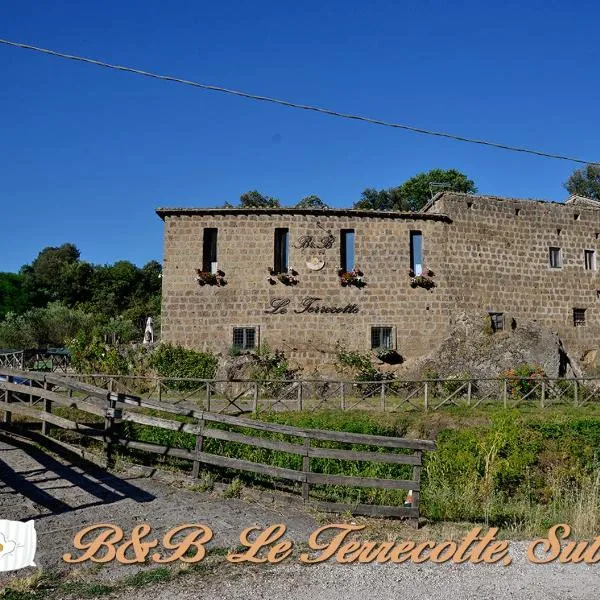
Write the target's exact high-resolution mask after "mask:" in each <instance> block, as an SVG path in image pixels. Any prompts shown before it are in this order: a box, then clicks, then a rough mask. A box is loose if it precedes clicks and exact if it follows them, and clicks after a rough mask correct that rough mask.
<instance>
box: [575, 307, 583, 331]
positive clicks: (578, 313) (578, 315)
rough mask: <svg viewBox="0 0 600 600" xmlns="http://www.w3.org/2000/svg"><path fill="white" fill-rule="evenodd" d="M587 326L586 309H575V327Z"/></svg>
mask: <svg viewBox="0 0 600 600" xmlns="http://www.w3.org/2000/svg"><path fill="white" fill-rule="evenodd" d="M584 325H585V308H574V309H573V326H574V327H583V326H584Z"/></svg>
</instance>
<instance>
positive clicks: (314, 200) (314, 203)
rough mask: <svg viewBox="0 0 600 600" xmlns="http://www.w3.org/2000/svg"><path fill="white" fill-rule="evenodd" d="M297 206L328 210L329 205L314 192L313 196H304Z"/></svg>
mask: <svg viewBox="0 0 600 600" xmlns="http://www.w3.org/2000/svg"><path fill="white" fill-rule="evenodd" d="M295 208H316V209H320V210H327V209H328V208H329V206H327V204H325V202H323V200H321V198H319V196H315V195H314V194H313V195H311V196H306V197H305V198H302V200H300V202H298V204H296V207H295Z"/></svg>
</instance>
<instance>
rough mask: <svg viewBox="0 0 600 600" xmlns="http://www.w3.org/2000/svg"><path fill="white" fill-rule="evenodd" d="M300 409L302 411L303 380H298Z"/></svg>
mask: <svg viewBox="0 0 600 600" xmlns="http://www.w3.org/2000/svg"><path fill="white" fill-rule="evenodd" d="M298 410H299V411H302V382H301V381H299V382H298Z"/></svg>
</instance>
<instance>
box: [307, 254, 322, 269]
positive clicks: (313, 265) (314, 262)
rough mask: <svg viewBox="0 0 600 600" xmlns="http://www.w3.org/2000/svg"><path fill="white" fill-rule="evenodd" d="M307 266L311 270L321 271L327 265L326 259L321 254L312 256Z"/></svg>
mask: <svg viewBox="0 0 600 600" xmlns="http://www.w3.org/2000/svg"><path fill="white" fill-rule="evenodd" d="M306 266H307V267H308V268H309V269H310V270H311V271H320V270H321V269H322V268H323V267H324V266H325V261H324V260H322V258H321V257H319V256H316V255H315V256H311V257H310V259H309V260H307V261H306Z"/></svg>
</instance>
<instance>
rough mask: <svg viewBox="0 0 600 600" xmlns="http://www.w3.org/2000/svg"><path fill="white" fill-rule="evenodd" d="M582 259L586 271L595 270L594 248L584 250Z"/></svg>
mask: <svg viewBox="0 0 600 600" xmlns="http://www.w3.org/2000/svg"><path fill="white" fill-rule="evenodd" d="M583 254H584V261H585V270H586V271H595V270H596V251H595V250H584V251H583Z"/></svg>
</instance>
